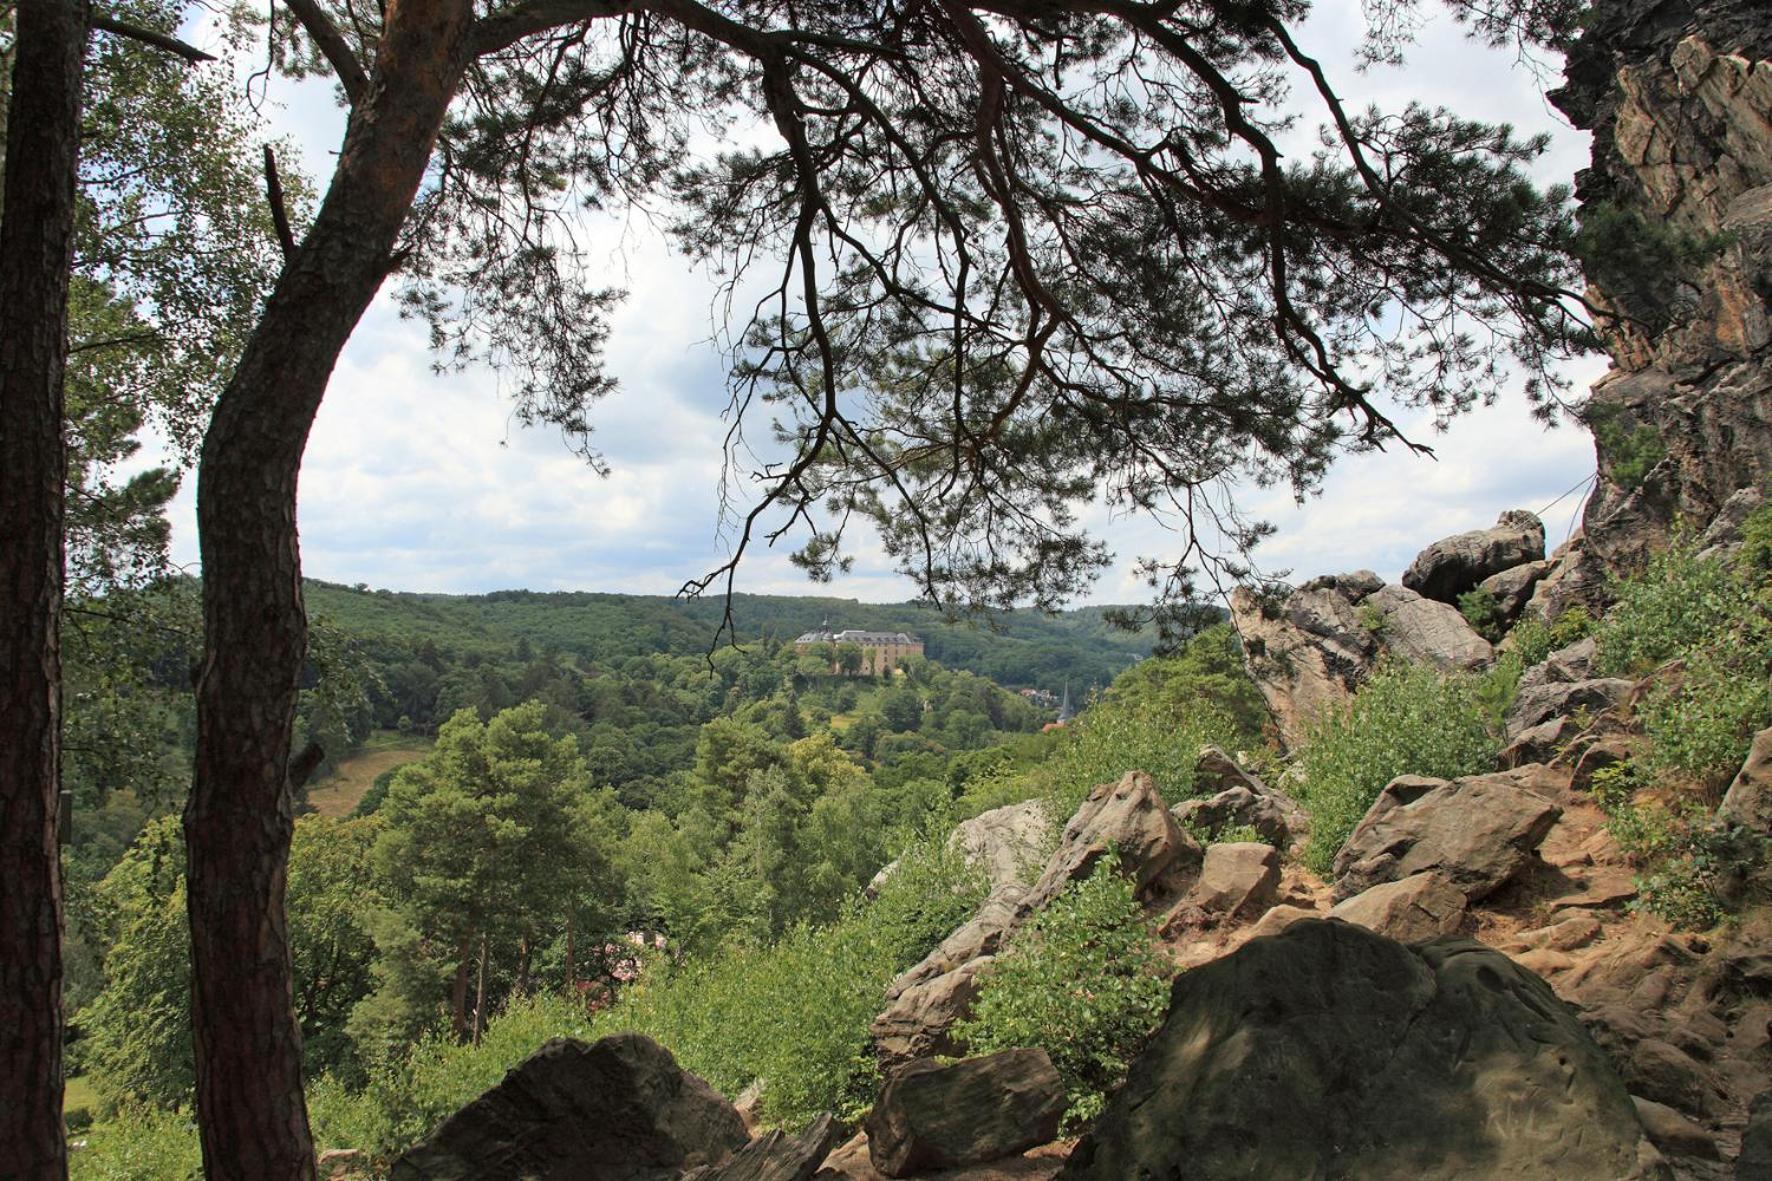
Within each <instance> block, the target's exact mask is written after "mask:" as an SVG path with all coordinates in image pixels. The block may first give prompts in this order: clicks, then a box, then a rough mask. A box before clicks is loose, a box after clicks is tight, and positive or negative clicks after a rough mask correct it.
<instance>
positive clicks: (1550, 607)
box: [1520, 533, 1608, 623]
mask: <svg viewBox="0 0 1772 1181" xmlns="http://www.w3.org/2000/svg"><path fill="white" fill-rule="evenodd" d="M1549 561H1550V570H1549V572H1548V573H1546V574H1545V576H1544V577H1543V578H1541V579H1539V581H1538V585H1537V586H1535V587H1533V588H1532V597H1531V598H1530V599H1528V600H1527V601H1526V609H1525V610H1524V611H1522V612H1521V613H1520V614H1521V615H1522V616H1524V617H1526V618H1530V619H1540V620H1543V621H1544V622H1546V623H1550V622H1553V621H1554V620H1556V619H1557V618H1558V617H1559V616H1561V615H1562V614H1563V612H1565V611H1567V610H1569V609H1570V608H1571V607H1586V608H1590V609H1591V608H1593V607H1595V606H1597V605H1598V604H1600V603H1602V602H1604V601H1605V595H1606V582H1607V578H1608V575H1607V571H1606V564H1605V563H1604V562H1603V561H1601V560H1600V559H1599V558H1598V557H1597V556H1595V555H1594V554H1593V553H1592V552H1591V551H1589V549H1588V548H1587V542H1586V541H1585V540H1584V539H1583V538H1582V536H1581V535H1580V534H1579V533H1578V534H1576V535H1575V536H1574V537H1572V538H1570V539H1569V540H1568V541H1567V542H1566V543H1564V544H1563V545H1561V546H1559V547H1558V548H1557V552H1556V553H1554V554H1552V555H1551V556H1550V559H1549Z"/></svg>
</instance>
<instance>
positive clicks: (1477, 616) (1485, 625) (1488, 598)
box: [1458, 586, 1507, 644]
mask: <svg viewBox="0 0 1772 1181" xmlns="http://www.w3.org/2000/svg"><path fill="white" fill-rule="evenodd" d="M1458 610H1459V613H1460V614H1462V615H1463V616H1464V621H1465V622H1466V623H1468V624H1470V625H1471V630H1472V631H1474V632H1476V633H1477V634H1478V635H1479V636H1482V637H1483V638H1484V639H1485V640H1488V641H1489V642H1490V643H1491V644H1493V643H1495V642H1496V641H1498V640H1500V639H1501V637H1502V634H1503V631H1504V629H1505V627H1506V625H1507V616H1506V615H1505V614H1504V613H1503V612H1502V610H1501V600H1500V599H1497V598H1496V597H1495V592H1494V591H1492V590H1487V589H1485V588H1484V587H1480V586H1479V587H1475V588H1473V589H1471V590H1467V591H1465V592H1464V593H1463V594H1462V595H1459V596H1458Z"/></svg>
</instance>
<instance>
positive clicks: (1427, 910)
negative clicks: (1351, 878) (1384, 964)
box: [1329, 873, 1465, 943]
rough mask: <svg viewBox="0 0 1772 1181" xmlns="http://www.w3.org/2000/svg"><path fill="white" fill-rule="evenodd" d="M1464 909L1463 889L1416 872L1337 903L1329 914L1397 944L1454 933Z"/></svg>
mask: <svg viewBox="0 0 1772 1181" xmlns="http://www.w3.org/2000/svg"><path fill="white" fill-rule="evenodd" d="M1464 911H1465V903H1464V891H1462V890H1460V889H1459V888H1458V887H1456V886H1454V885H1453V884H1452V883H1451V882H1449V881H1447V880H1446V879H1445V878H1444V877H1442V876H1441V875H1439V874H1437V873H1417V874H1411V875H1410V876H1408V877H1406V878H1403V879H1401V880H1399V881H1395V882H1384V883H1382V884H1381V885H1377V886H1373V887H1372V888H1371V889H1370V890H1365V891H1362V892H1361V893H1359V894H1356V895H1354V896H1353V897H1352V898H1349V899H1347V900H1346V901H1343V902H1339V903H1337V904H1336V905H1335V908H1334V909H1333V910H1331V911H1330V912H1329V917H1330V918H1335V919H1340V920H1341V921H1342V922H1344V923H1353V924H1355V925H1357V926H1361V927H1365V928H1366V929H1367V930H1368V931H1376V932H1377V933H1378V934H1380V935H1383V936H1385V937H1386V938H1388V939H1395V940H1396V941H1397V942H1398V943H1426V942H1427V941H1428V940H1430V939H1438V938H1440V937H1442V936H1445V935H1451V934H1454V933H1455V932H1457V930H1458V928H1459V925H1460V924H1462V923H1463V922H1464Z"/></svg>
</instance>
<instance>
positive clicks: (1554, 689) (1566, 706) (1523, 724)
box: [1504, 677, 1636, 739]
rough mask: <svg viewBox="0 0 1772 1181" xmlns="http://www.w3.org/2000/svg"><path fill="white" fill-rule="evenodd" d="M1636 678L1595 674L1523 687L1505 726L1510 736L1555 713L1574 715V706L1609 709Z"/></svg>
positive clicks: (1580, 708)
mask: <svg viewBox="0 0 1772 1181" xmlns="http://www.w3.org/2000/svg"><path fill="white" fill-rule="evenodd" d="M1635 685H1636V682H1634V681H1628V680H1625V679H1624V678H1622V677H1595V678H1593V679H1592V680H1587V681H1568V682H1552V683H1550V684H1541V685H1534V686H1531V687H1522V688H1521V689H1520V692H1519V695H1518V696H1516V697H1515V698H1514V703H1513V704H1512V705H1510V706H1508V708H1507V717H1506V719H1505V721H1504V726H1505V729H1506V731H1507V736H1508V737H1509V738H1510V739H1512V738H1515V737H1518V736H1519V735H1520V734H1521V733H1523V732H1525V731H1527V730H1530V729H1531V728H1532V727H1534V726H1537V725H1540V724H1542V723H1544V722H1548V721H1550V720H1551V719H1552V718H1555V717H1562V716H1565V715H1573V714H1574V713H1575V712H1576V711H1577V710H1585V711H1587V712H1588V713H1590V714H1597V713H1600V712H1601V711H1602V710H1607V709H1611V708H1612V707H1613V706H1614V705H1616V704H1618V703H1619V702H1621V701H1623V700H1624V699H1625V698H1626V697H1628V696H1629V695H1630V691H1631V689H1632V688H1634V687H1635Z"/></svg>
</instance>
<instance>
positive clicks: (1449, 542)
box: [1403, 509, 1544, 603]
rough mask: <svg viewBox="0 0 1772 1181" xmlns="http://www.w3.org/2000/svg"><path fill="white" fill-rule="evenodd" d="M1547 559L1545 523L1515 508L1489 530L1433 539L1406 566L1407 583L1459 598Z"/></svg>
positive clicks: (1431, 594) (1429, 593)
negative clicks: (1493, 577)
mask: <svg viewBox="0 0 1772 1181" xmlns="http://www.w3.org/2000/svg"><path fill="white" fill-rule="evenodd" d="M1543 559H1544V522H1542V521H1540V520H1539V519H1538V518H1537V517H1536V516H1534V515H1533V514H1532V513H1529V512H1525V511H1524V510H1521V509H1510V510H1509V511H1507V512H1505V513H1502V514H1501V519H1500V520H1498V521H1496V523H1495V525H1494V526H1493V527H1492V528H1489V529H1474V530H1472V531H1471V532H1469V533H1459V534H1457V535H1455V536H1452V537H1444V538H1441V539H1440V540H1439V541H1436V542H1434V543H1433V544H1432V545H1430V546H1428V547H1427V548H1426V549H1424V550H1422V551H1421V553H1419V554H1417V555H1416V557H1415V560H1414V561H1413V562H1411V563H1410V564H1409V569H1407V570H1405V571H1403V585H1404V586H1406V587H1408V588H1409V589H1410V590H1412V591H1415V592H1416V593H1418V594H1421V595H1423V596H1425V597H1427V598H1429V599H1436V600H1438V601H1439V602H1442V603H1456V602H1457V601H1458V596H1459V595H1462V594H1464V593H1465V592H1466V591H1468V590H1471V589H1473V588H1475V587H1476V585H1477V584H1478V583H1480V582H1482V581H1483V580H1484V579H1485V578H1488V577H1490V576H1491V575H1495V574H1500V573H1501V572H1502V571H1504V570H1510V569H1512V568H1514V567H1516V566H1521V565H1524V564H1525V563H1527V562H1538V561H1542V560H1543Z"/></svg>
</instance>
